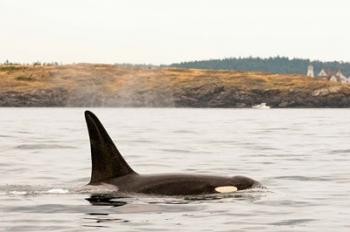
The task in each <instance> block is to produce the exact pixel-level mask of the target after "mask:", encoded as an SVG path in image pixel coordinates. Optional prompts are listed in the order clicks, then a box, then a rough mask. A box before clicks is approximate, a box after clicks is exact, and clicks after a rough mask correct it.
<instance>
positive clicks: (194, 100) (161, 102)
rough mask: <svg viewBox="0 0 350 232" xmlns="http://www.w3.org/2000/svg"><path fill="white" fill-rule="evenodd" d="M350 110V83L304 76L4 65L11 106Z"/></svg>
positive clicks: (1, 82)
mask: <svg viewBox="0 0 350 232" xmlns="http://www.w3.org/2000/svg"><path fill="white" fill-rule="evenodd" d="M261 102H266V103H267V104H268V105H270V106H272V107H278V108H285V107H300V108H301V107H350V85H347V84H339V83H335V82H330V81H325V80H317V79H313V78H308V77H306V76H303V75H286V74H270V73H262V72H239V71H224V70H205V69H180V68H169V67H162V68H160V67H143V66H123V65H102V64H76V65H60V66H56V65H51V66H50V65H48V66H39V65H38V66H30V65H28V66H25V65H1V66H0V106H8V107H44V106H52V107H66V106H67V107H92V106H95V107H227V108H230V107H237V108H242V107H251V106H253V105H256V104H259V103H261Z"/></svg>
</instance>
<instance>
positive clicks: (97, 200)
mask: <svg viewBox="0 0 350 232" xmlns="http://www.w3.org/2000/svg"><path fill="white" fill-rule="evenodd" d="M85 199H86V200H87V201H88V202H90V204H91V205H98V206H113V207H119V206H123V205H125V204H127V202H126V201H122V199H123V197H115V196H113V195H109V194H94V195H91V196H90V197H89V198H85Z"/></svg>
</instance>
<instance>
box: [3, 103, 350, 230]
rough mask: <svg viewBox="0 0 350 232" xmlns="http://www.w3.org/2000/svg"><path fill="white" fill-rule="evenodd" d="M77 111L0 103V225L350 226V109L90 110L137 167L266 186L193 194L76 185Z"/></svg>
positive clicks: (86, 151) (82, 142) (83, 169)
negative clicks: (241, 179)
mask: <svg viewBox="0 0 350 232" xmlns="http://www.w3.org/2000/svg"><path fill="white" fill-rule="evenodd" d="M84 110H85V109H82V108H73V109H70V108H68V109H67V108H1V109H0V113H1V114H0V115H1V116H0V128H1V129H0V148H1V149H0V231H16V232H17V231H260V232H261V231H317V232H319V231H350V221H349V218H350V168H349V166H350V117H349V115H350V110H348V109H271V110H253V109H128V108H126V109H118V108H117V109H115V108H114V109H112V108H110V109H104V108H98V109H90V110H92V111H93V112H95V113H96V114H97V116H99V118H100V120H101V121H102V122H103V123H104V125H105V127H106V129H107V131H109V134H110V135H111V137H112V138H113V139H114V141H115V142H116V145H117V146H118V148H119V150H120V151H121V153H122V154H123V155H124V157H125V159H126V160H127V161H128V162H129V164H130V165H131V166H132V167H133V168H134V169H135V170H136V171H137V172H139V173H167V172H171V173H173V172H181V173H200V174H215V175H223V176H232V175H246V176H249V177H252V178H254V179H256V180H258V181H260V182H261V183H262V184H263V185H264V186H265V187H266V188H265V189H253V190H247V191H242V192H237V193H235V194H231V195H224V196H221V195H220V196H197V197H156V196H142V195H130V196H118V195H116V194H114V195H111V194H110V191H111V190H113V189H110V188H109V187H108V186H105V187H103V188H100V189H84V188H82V187H83V186H84V185H85V184H86V183H87V182H88V181H89V177H90V165H91V164H90V162H91V161H90V147H89V141H88V134H87V129H86V125H85V121H84V115H83V113H84Z"/></svg>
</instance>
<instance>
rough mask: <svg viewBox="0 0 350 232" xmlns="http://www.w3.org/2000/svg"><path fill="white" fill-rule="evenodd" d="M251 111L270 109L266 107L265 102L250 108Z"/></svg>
mask: <svg viewBox="0 0 350 232" xmlns="http://www.w3.org/2000/svg"><path fill="white" fill-rule="evenodd" d="M252 108H253V109H259V110H264V109H270V108H271V107H270V106H268V105H266V103H265V102H263V103H261V104H259V105H255V106H252Z"/></svg>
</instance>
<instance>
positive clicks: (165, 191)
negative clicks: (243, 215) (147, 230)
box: [85, 111, 260, 196]
mask: <svg viewBox="0 0 350 232" xmlns="http://www.w3.org/2000/svg"><path fill="white" fill-rule="evenodd" d="M85 119H86V123H87V128H88V133H89V138H90V147H91V161H92V169H91V178H90V182H89V183H88V185H100V184H111V185H113V186H116V187H117V188H118V191H119V192H122V193H140V194H153V195H168V196H176V195H199V194H214V193H228V192H235V191H239V190H244V189H249V188H253V187H258V186H260V184H259V182H257V181H255V180H253V179H251V178H248V177H244V176H233V177H223V176H210V175H190V174H151V175H140V174H138V173H136V172H135V171H134V170H133V169H132V168H131V167H130V166H129V165H128V163H127V162H126V161H125V159H124V158H123V156H122V155H121V153H120V152H119V150H118V149H117V147H116V146H115V145H114V143H113V141H112V139H111V138H110V136H109V135H108V133H107V131H106V129H105V128H104V127H103V125H102V123H101V122H100V121H99V119H98V118H97V117H96V116H95V115H94V114H93V113H92V112H90V111H85Z"/></svg>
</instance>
